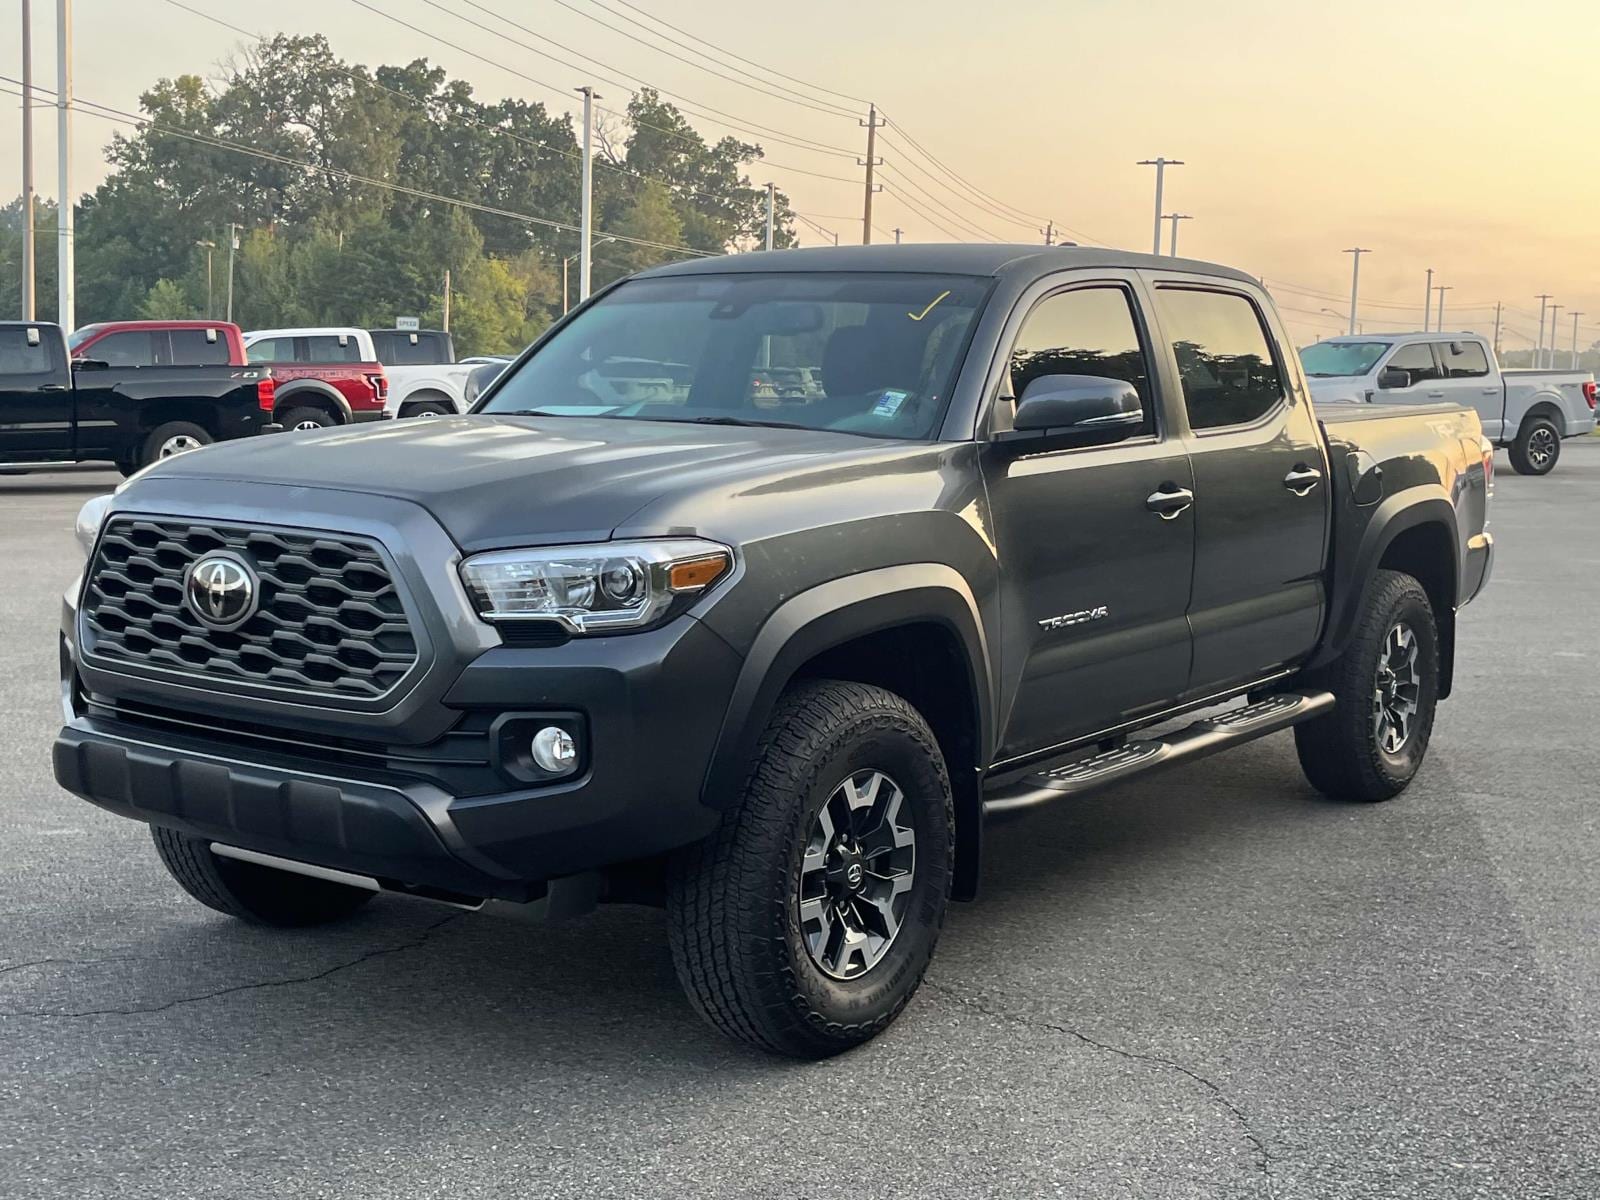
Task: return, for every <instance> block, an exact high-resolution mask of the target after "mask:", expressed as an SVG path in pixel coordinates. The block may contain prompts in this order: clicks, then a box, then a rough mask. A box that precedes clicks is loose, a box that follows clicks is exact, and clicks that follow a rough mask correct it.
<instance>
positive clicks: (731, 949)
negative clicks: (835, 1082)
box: [667, 681, 955, 1058]
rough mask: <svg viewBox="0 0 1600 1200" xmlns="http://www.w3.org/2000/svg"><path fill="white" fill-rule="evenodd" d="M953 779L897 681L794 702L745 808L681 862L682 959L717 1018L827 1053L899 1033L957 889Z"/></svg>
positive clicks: (700, 1003) (821, 692)
mask: <svg viewBox="0 0 1600 1200" xmlns="http://www.w3.org/2000/svg"><path fill="white" fill-rule="evenodd" d="M954 845H955V836H954V815H953V808H952V802H951V794H950V782H949V778H948V776H947V775H946V773H945V765H944V759H943V756H942V755H941V754H940V752H939V745H938V742H937V741H936V740H935V739H934V736H933V733H932V732H931V731H930V730H929V728H928V726H927V723H926V722H925V721H924V720H923V719H922V717H921V715H920V714H919V713H918V712H917V711H916V710H915V709H914V708H912V707H911V706H910V705H909V704H908V703H906V701H905V700H903V699H901V698H900V697H899V696H897V695H895V694H894V693H892V692H888V691H885V690H884V689H882V688H877V687H870V686H867V685H865V684H859V683H843V682H836V681H818V682H808V683H805V684H801V685H799V686H797V687H795V688H793V689H791V690H790V691H789V692H788V693H786V694H785V695H784V697H783V698H782V699H781V700H780V701H779V704H778V706H777V708H776V710H775V711H774V713H773V717H772V721H771V723H770V724H769V725H768V727H767V731H766V734H765V736H764V739H763V742H762V746H761V750H760V752H759V756H758V758H757V760H756V763H755V767H754V769H753V770H752V772H751V774H750V777H749V779H748V781H747V783H746V785H745V790H744V795H743V796H742V797H741V798H740V802H739V804H738V805H737V806H736V807H735V808H733V809H731V810H730V811H729V812H728V813H727V814H726V816H725V817H724V819H723V822H722V824H721V826H720V827H719V828H718V830H717V831H716V832H715V833H713V834H712V835H711V836H710V837H709V838H707V839H706V840H705V841H704V842H702V843H700V844H698V845H696V846H692V847H690V848H688V849H687V850H685V851H684V852H682V853H681V854H680V855H678V857H677V858H676V859H675V861H674V862H673V864H672V867H671V870H670V871H669V880H668V900H667V911H668V918H669V924H668V928H669V931H670V933H671V939H672V951H673V960H674V962H675V964H676V966H677V970H678V978H679V980H680V981H681V982H682V984H683V986H684V989H685V991H687V992H688V994H689V998H690V1000H691V1001H692V1002H693V1004H694V1006H695V1007H696V1008H697V1009H698V1010H699V1011H700V1013H701V1015H702V1016H704V1017H705V1018H706V1019H707V1020H708V1021H709V1022H710V1023H711V1024H712V1025H713V1026H715V1027H716V1028H717V1029H719V1030H721V1031H722V1032H723V1033H725V1034H727V1035H728V1036H729V1037H732V1038H735V1039H737V1040H739V1041H744V1042H749V1043H751V1044H753V1045H756V1046H760V1047H762V1048H764V1049H767V1050H773V1051H776V1052H778V1053H781V1054H791V1055H794V1056H796V1057H802V1058H821V1057H825V1056H827V1055H830V1054H836V1053H838V1052H839V1051H841V1050H846V1049H849V1048H850V1047H852V1046H855V1045H858V1044H859V1043H861V1042H864V1041H866V1040H867V1039H869V1038H871V1037H873V1036H875V1035H876V1034H878V1033H879V1032H881V1031H882V1030H883V1029H884V1028H886V1027H887V1026H888V1025H889V1023H890V1022H892V1021H893V1020H894V1019H895V1017H896V1016H898V1015H899V1013H900V1010H901V1009H902V1008H904V1007H905V1005H906V1003H907V1002H908V1001H909V1000H910V999H911V995H912V993H913V992H914V991H916V988H917V985H918V984H919V983H920V982H921V980H922V975H923V972H924V971H925V970H926V969H927V966H928V961H929V959H930V958H931V957H932V954H933V948H934V943H935V942H936V941H937V940H938V936H939V927H940V925H941V924H942V922H943V920H944V912H945V906H946V902H947V900H948V898H949V894H950V879H951V871H952V862H953V857H952V856H953V851H954Z"/></svg>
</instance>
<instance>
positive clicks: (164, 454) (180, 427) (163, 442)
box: [139, 421, 212, 467]
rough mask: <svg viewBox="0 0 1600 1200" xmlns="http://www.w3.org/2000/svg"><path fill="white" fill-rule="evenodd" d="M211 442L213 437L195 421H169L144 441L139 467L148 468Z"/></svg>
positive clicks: (158, 427)
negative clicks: (160, 460) (162, 460)
mask: <svg viewBox="0 0 1600 1200" xmlns="http://www.w3.org/2000/svg"><path fill="white" fill-rule="evenodd" d="M211 441H212V439H211V435H210V434H209V433H207V432H206V431H205V430H204V429H202V428H201V427H200V426H199V425H196V424H195V423H194V422H193V421H168V422H167V423H166V424H165V425H157V426H156V427H155V428H154V429H152V430H151V431H150V435H149V436H148V437H146V438H145V439H144V445H143V446H142V447H140V450H139V465H140V466H141V467H148V466H149V465H150V464H151V463H153V462H156V461H157V460H159V459H163V458H170V457H171V456H172V455H173V454H182V453H186V452H188V451H190V450H198V449H199V448H200V447H201V446H209V445H210V444H211Z"/></svg>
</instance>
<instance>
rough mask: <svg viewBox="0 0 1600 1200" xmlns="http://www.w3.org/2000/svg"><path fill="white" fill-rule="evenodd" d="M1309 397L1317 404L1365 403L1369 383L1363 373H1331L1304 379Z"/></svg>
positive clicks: (1369, 388) (1369, 387) (1369, 386)
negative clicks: (1324, 376)
mask: <svg viewBox="0 0 1600 1200" xmlns="http://www.w3.org/2000/svg"><path fill="white" fill-rule="evenodd" d="M1306 386H1307V387H1309V388H1310V389H1311V399H1312V400H1313V401H1314V402H1315V403H1317V404H1337V403H1340V402H1344V403H1351V404H1365V403H1366V402H1367V392H1368V391H1369V390H1371V386H1372V385H1371V384H1370V383H1369V382H1368V381H1367V377H1366V376H1365V375H1333V376H1330V377H1328V378H1326V379H1311V378H1309V377H1308V378H1307V379H1306Z"/></svg>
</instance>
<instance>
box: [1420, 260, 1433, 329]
mask: <svg viewBox="0 0 1600 1200" xmlns="http://www.w3.org/2000/svg"><path fill="white" fill-rule="evenodd" d="M1432 328H1433V268H1432V267H1429V268H1428V286H1427V287H1426V288H1424V289H1423V292H1422V332H1423V333H1427V332H1428V331H1429V330H1430V329H1432Z"/></svg>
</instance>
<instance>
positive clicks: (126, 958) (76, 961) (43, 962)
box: [0, 954, 138, 975]
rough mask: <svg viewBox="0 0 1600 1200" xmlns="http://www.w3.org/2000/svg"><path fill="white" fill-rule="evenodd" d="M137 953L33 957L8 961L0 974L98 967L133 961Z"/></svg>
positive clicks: (0, 970) (1, 968)
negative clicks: (46, 969)
mask: <svg viewBox="0 0 1600 1200" xmlns="http://www.w3.org/2000/svg"><path fill="white" fill-rule="evenodd" d="M137 957H138V955H135V954H113V955H112V956H111V957H109V958H35V959H33V960H31V961H29V962H19V963H9V964H7V965H6V966H3V967H0V975H7V974H10V973H11V972H12V971H20V970H22V969H23V968H24V967H98V966H99V965H100V964H101V963H114V962H133V961H134V960H135V959H136V958H137Z"/></svg>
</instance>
